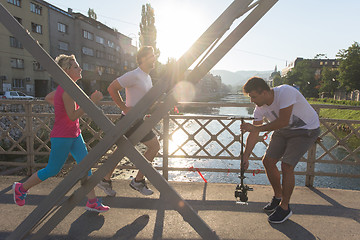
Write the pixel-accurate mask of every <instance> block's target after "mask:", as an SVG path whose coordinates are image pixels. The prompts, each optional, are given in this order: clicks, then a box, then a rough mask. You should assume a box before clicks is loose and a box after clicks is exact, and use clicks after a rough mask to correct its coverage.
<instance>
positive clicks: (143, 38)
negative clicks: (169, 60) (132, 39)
mask: <svg viewBox="0 0 360 240" xmlns="http://www.w3.org/2000/svg"><path fill="white" fill-rule="evenodd" d="M139 34H140V38H139V41H140V47H142V46H152V47H153V48H154V50H155V54H156V55H159V53H160V50H159V49H158V48H156V35H157V31H156V27H155V12H154V9H153V8H152V7H151V4H150V3H147V4H145V5H143V6H142V11H141V22H140V33H139Z"/></svg>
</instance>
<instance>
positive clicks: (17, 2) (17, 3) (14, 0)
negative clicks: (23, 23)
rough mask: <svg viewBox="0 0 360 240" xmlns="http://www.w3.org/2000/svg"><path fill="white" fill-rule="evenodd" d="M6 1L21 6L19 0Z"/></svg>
mask: <svg viewBox="0 0 360 240" xmlns="http://www.w3.org/2000/svg"><path fill="white" fill-rule="evenodd" d="M7 2H8V3H11V4H13V5H15V6H18V7H21V0H7Z"/></svg>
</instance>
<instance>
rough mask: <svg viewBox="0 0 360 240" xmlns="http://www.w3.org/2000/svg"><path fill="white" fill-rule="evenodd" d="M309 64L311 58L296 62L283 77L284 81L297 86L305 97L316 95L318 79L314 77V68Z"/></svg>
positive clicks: (317, 94)
mask: <svg viewBox="0 0 360 240" xmlns="http://www.w3.org/2000/svg"><path fill="white" fill-rule="evenodd" d="M311 64H312V62H311V60H303V61H301V62H299V63H298V64H296V66H295V67H294V68H293V69H292V70H291V71H290V72H288V74H287V75H286V77H285V78H284V80H285V81H284V83H285V84H288V85H291V86H296V87H299V89H300V92H301V93H302V94H303V95H304V96H305V97H318V96H319V92H318V88H319V81H318V80H317V79H316V78H315V69H314V68H312V67H311Z"/></svg>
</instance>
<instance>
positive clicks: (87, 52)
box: [82, 47, 94, 56]
mask: <svg viewBox="0 0 360 240" xmlns="http://www.w3.org/2000/svg"><path fill="white" fill-rule="evenodd" d="M82 53H83V54H85V55H89V56H94V50H93V49H92V48H87V47H83V48H82Z"/></svg>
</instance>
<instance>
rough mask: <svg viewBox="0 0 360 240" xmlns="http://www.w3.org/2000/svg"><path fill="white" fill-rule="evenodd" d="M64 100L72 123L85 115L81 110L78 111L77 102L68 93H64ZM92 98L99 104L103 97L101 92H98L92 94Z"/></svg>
mask: <svg viewBox="0 0 360 240" xmlns="http://www.w3.org/2000/svg"><path fill="white" fill-rule="evenodd" d="M62 98H63V101H64V106H65V111H66V114H67V115H68V117H69V119H70V120H71V121H75V120H76V119H78V118H79V117H81V116H82V115H83V114H84V113H85V112H84V110H82V109H81V108H78V109H76V104H75V101H74V100H73V99H72V98H71V96H70V95H69V94H67V93H66V92H64V93H63V97H62ZM90 98H91V100H92V101H93V102H94V103H98V102H99V101H100V100H101V99H102V98H103V95H102V93H101V92H99V91H97V90H96V91H95V92H94V93H93V94H91V96H90Z"/></svg>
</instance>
